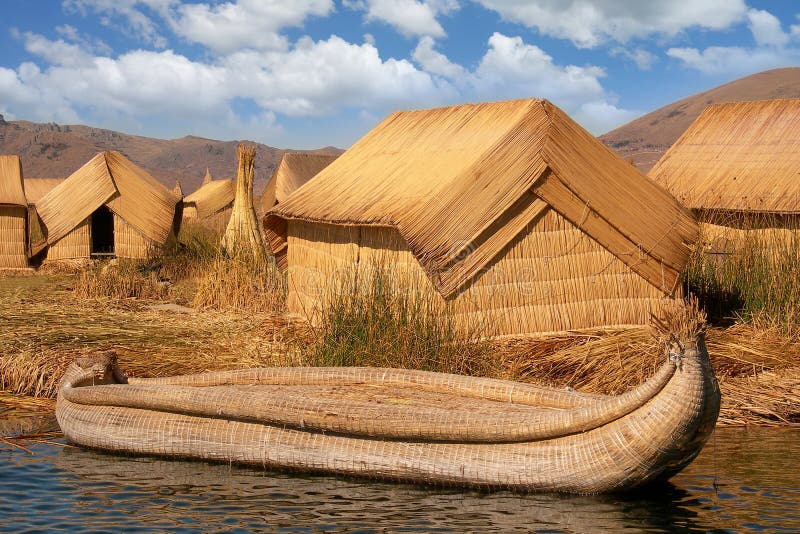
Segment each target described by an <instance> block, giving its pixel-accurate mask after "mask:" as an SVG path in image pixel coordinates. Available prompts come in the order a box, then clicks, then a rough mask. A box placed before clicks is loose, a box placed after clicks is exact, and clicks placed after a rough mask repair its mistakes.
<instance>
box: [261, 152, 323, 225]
mask: <svg viewBox="0 0 800 534" xmlns="http://www.w3.org/2000/svg"><path fill="white" fill-rule="evenodd" d="M338 157H339V156H338V155H334V154H309V153H307V152H285V153H284V154H283V157H281V161H280V163H278V166H277V167H275V172H273V173H272V177H271V178H270V179H269V182H267V187H266V189H264V193H263V194H262V195H261V209H262V211H263V212H264V213H266V212H268V211H269V210H271V209H272V208H273V207H274V206H275V205H276V204H278V203H279V202H283V201H285V200H286V199H287V198H288V197H289V195H291V194H292V193H293V192H294V191H295V189H297V188H299V187H300V186H301V185H303V184H305V183H306V182H307V181H309V180H310V179H312V178H313V177H314V176H316V175H317V174H318V173H319V172H320V171H321V170H322V169H324V168H325V167H327V166H328V165H330V164H331V163H332V162H333V161H334V160H335V159H336V158H338Z"/></svg>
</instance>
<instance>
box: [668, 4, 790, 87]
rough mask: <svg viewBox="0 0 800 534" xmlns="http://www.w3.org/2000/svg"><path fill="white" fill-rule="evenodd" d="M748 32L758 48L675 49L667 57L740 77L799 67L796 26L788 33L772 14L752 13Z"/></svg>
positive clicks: (703, 69)
mask: <svg viewBox="0 0 800 534" xmlns="http://www.w3.org/2000/svg"><path fill="white" fill-rule="evenodd" d="M747 20H748V28H749V29H750V32H751V34H752V36H753V41H754V42H755V46H753V47H743V46H710V47H707V48H705V49H703V50H700V49H698V48H692V47H674V48H670V49H668V50H667V55H668V56H670V57H672V58H675V59H677V60H679V61H680V62H681V63H682V64H683V66H684V67H686V68H689V69H693V70H697V71H700V72H703V73H705V74H712V75H717V74H727V75H738V74H746V73H751V72H757V71H760V70H765V69H771V68H777V67H785V66H792V65H796V64H797V63H798V61H800V47H798V46H797V43H798V41H800V31H796V30H795V28H796V26H792V27H791V28H790V31H788V32H787V31H784V30H783V28H782V27H781V23H780V21H779V20H778V19H777V18H776V17H775V16H774V15H772V14H771V13H769V12H768V11H763V10H756V9H751V10H749V11H748V13H747Z"/></svg>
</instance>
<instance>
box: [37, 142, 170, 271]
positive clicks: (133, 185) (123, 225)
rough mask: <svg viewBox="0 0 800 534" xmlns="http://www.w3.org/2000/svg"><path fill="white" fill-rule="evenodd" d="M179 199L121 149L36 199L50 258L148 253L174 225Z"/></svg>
mask: <svg viewBox="0 0 800 534" xmlns="http://www.w3.org/2000/svg"><path fill="white" fill-rule="evenodd" d="M176 204H177V199H176V197H175V195H173V193H172V191H170V190H169V189H167V188H166V187H164V186H163V185H162V184H161V183H159V182H158V181H157V180H156V179H155V178H153V177H152V176H150V174H148V173H147V172H146V171H145V170H143V169H141V168H140V167H137V166H136V165H134V164H133V163H132V162H131V161H130V160H128V159H127V158H126V157H125V156H123V155H122V154H120V153H119V152H100V153H99V154H97V155H96V156H95V157H94V158H92V159H91V160H90V161H89V162H88V163H86V164H85V165H84V166H83V167H81V168H80V169H78V170H77V171H75V172H74V173H73V174H72V175H71V176H70V177H68V178H67V179H66V180H64V181H63V182H62V183H60V184H58V185H57V186H55V187H54V188H53V189H52V190H51V191H50V192H49V193H47V194H46V195H44V197H42V198H41V199H40V200H39V201H38V202H36V210H37V212H38V214H39V217H40V219H41V221H42V224H43V226H44V229H45V232H46V234H47V244H48V251H47V259H48V260H64V259H88V258H98V257H119V258H146V257H148V256H149V255H150V254H151V253H152V252H153V251H154V250H155V249H158V248H159V247H160V246H162V245H163V244H164V243H165V242H166V240H167V238H168V237H169V235H170V233H172V232H173V230H174V228H173V226H174V217H175V208H176Z"/></svg>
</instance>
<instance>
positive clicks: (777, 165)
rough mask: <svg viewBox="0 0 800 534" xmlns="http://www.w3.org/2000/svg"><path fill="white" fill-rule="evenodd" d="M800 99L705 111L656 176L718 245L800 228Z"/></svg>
mask: <svg viewBox="0 0 800 534" xmlns="http://www.w3.org/2000/svg"><path fill="white" fill-rule="evenodd" d="M799 171H800V99H784V100H763V101H755V102H731V103H726V104H715V105H712V106H709V107H707V108H706V109H705V110H704V111H703V113H701V114H700V116H699V117H698V118H697V120H695V121H694V123H692V125H691V126H690V127H689V129H687V130H686V131H685V132H684V133H683V135H682V136H681V137H680V138H679V139H678V140H677V141H676V142H675V144H674V145H672V147H671V148H670V149H669V150H668V151H667V152H666V153H665V154H664V156H663V157H662V158H661V159H660V160H659V161H658V163H656V165H655V166H654V167H653V169H652V170H651V171H650V177H651V178H652V179H653V180H655V181H656V182H658V183H659V184H661V185H663V186H664V187H665V188H667V189H668V190H669V191H670V192H671V193H672V194H673V195H675V197H676V198H677V199H678V200H680V201H681V202H682V203H683V204H684V205H685V206H687V207H688V208H690V209H691V210H692V211H694V213H695V214H696V215H697V218H698V220H700V221H701V222H702V223H703V224H702V226H703V231H704V234H706V235H705V237H706V238H709V240H710V241H712V242H713V241H714V239H715V238H716V239H717V240H718V243H717V246H725V242H728V244H731V243H732V240H734V239H736V238H741V237H742V236H743V235H744V234H745V233H746V232H748V231H751V230H754V231H757V232H758V235H761V236H768V235H780V234H785V233H786V232H787V230H789V229H794V230H797V229H800V180H798V172H799Z"/></svg>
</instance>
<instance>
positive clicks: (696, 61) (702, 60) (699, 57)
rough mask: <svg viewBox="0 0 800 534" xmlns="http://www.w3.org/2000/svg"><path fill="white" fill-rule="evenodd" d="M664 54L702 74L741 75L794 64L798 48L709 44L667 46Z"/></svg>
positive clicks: (799, 55) (798, 51)
mask: <svg viewBox="0 0 800 534" xmlns="http://www.w3.org/2000/svg"><path fill="white" fill-rule="evenodd" d="M667 55H668V56H670V57H673V58H675V59H679V60H680V61H681V62H682V63H683V66H684V67H687V68H690V69H693V70H697V71H700V72H703V73H705V74H713V75H716V74H726V75H740V74H747V73H753V72H758V71H762V70H766V69H773V68H778V67H788V66H794V65H797V63H798V61H800V50H798V49H796V48H795V49H785V50H775V49H772V48H761V49H759V48H744V47H741V46H710V47H708V48H705V49H703V50H702V51H701V50H698V49H697V48H670V49H669V50H667Z"/></svg>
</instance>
